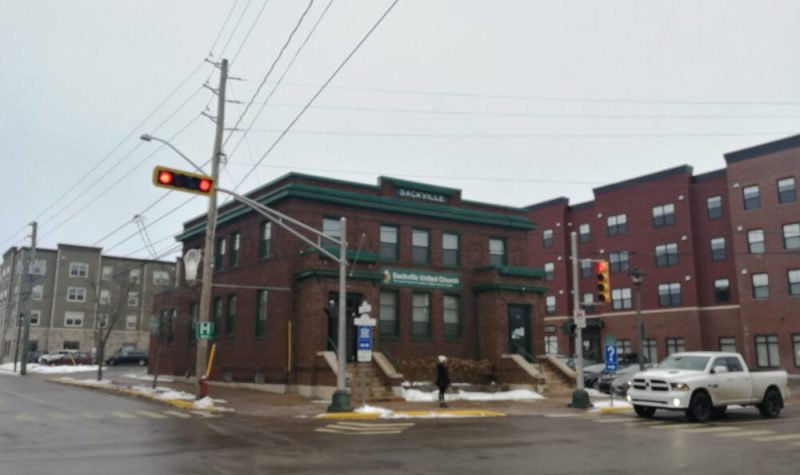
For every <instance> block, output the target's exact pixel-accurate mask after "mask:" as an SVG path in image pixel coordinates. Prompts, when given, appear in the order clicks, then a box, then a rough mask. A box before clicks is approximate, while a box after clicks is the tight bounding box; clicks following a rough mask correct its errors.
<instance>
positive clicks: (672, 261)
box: [656, 243, 678, 267]
mask: <svg viewBox="0 0 800 475" xmlns="http://www.w3.org/2000/svg"><path fill="white" fill-rule="evenodd" d="M675 265H678V245H677V244H675V243H670V244H661V245H659V246H656V267H667V266H675Z"/></svg>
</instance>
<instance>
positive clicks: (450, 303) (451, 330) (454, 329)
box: [444, 295, 461, 338]
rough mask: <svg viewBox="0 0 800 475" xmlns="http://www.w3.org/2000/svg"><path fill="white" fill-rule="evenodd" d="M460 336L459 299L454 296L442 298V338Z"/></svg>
mask: <svg viewBox="0 0 800 475" xmlns="http://www.w3.org/2000/svg"><path fill="white" fill-rule="evenodd" d="M460 336H461V299H460V298H459V297H458V296H456V295H445V296H444V337H445V338H458V337H460Z"/></svg>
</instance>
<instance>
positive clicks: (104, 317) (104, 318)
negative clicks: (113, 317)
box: [97, 313, 108, 328]
mask: <svg viewBox="0 0 800 475" xmlns="http://www.w3.org/2000/svg"><path fill="white" fill-rule="evenodd" d="M97 325H98V326H99V327H100V328H106V327H108V314H107V313H101V314H100V315H98V316H97Z"/></svg>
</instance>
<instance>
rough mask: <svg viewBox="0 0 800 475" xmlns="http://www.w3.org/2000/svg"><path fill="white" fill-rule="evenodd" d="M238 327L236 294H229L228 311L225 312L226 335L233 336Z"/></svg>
mask: <svg viewBox="0 0 800 475" xmlns="http://www.w3.org/2000/svg"><path fill="white" fill-rule="evenodd" d="M235 329H236V296H235V295H229V296H228V312H227V313H226V314H225V336H233V335H234V332H235Z"/></svg>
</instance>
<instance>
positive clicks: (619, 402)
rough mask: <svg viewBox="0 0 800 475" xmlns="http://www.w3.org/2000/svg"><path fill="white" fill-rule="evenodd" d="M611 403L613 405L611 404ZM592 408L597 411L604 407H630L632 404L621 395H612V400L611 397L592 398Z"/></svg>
mask: <svg viewBox="0 0 800 475" xmlns="http://www.w3.org/2000/svg"><path fill="white" fill-rule="evenodd" d="M612 404H613V405H612ZM592 406H593V407H592V410H595V411H599V410H600V409H605V408H609V407H614V408H626V409H631V408H633V406H632V405H631V403H629V402H628V401H626V400H625V398H623V397H614V402H613V403H612V402H611V399H609V398H606V399H594V398H593V399H592Z"/></svg>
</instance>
